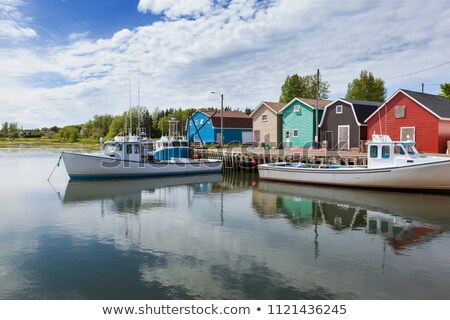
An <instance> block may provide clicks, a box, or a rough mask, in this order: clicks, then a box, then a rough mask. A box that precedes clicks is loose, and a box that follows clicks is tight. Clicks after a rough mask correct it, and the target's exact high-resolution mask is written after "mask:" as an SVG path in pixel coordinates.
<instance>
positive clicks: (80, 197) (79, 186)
mask: <svg viewBox="0 0 450 320" xmlns="http://www.w3.org/2000/svg"><path fill="white" fill-rule="evenodd" d="M222 180H223V178H222V175H221V174H204V175H198V174H197V175H188V176H179V177H162V178H144V179H128V180H126V179H120V180H119V179H118V180H75V181H73V180H69V182H68V183H67V186H66V191H65V193H64V197H63V203H64V204H66V205H70V204H77V203H84V202H96V201H97V202H98V201H100V202H101V203H102V205H104V202H105V200H108V199H109V200H112V201H113V205H112V206H113V207H112V209H113V211H114V212H118V213H135V214H137V213H139V212H140V211H141V210H142V209H145V208H147V209H148V208H149V207H162V206H164V204H163V203H162V201H163V199H162V198H161V197H159V196H158V197H157V198H156V199H149V200H151V201H149V202H148V203H142V197H143V195H144V194H145V195H147V196H148V195H149V194H151V193H154V192H156V190H164V188H170V187H175V186H182V185H184V186H186V187H189V186H191V187H192V188H191V189H189V191H191V190H192V191H193V192H205V191H206V190H207V189H208V188H211V187H212V184H213V183H218V182H221V181H222Z"/></svg>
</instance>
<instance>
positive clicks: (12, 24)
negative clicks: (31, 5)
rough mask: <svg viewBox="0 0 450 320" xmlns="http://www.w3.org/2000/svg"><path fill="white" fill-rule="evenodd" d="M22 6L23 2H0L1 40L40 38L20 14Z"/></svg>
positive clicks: (8, 0)
mask: <svg viewBox="0 0 450 320" xmlns="http://www.w3.org/2000/svg"><path fill="white" fill-rule="evenodd" d="M22 5H23V1H22V0H0V39H10V40H11V39H12V40H21V39H30V38H36V37H37V36H38V34H37V33H36V31H35V30H33V29H32V28H30V27H28V26H27V22H26V21H27V20H28V19H26V18H25V17H24V16H23V15H22V14H21V13H20V11H19V7H20V6H22Z"/></svg>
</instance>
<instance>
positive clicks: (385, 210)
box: [253, 181, 450, 249]
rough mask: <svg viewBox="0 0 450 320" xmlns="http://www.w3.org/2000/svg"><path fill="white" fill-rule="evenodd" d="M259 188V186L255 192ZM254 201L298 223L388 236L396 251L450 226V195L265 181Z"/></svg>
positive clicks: (266, 213)
mask: <svg viewBox="0 0 450 320" xmlns="http://www.w3.org/2000/svg"><path fill="white" fill-rule="evenodd" d="M255 191H256V190H255ZM253 205H254V207H255V208H257V211H258V212H259V213H260V214H261V215H262V216H264V217H268V216H270V215H272V216H279V215H280V214H282V215H284V216H285V217H287V218H288V219H289V220H290V221H291V222H292V223H294V224H295V225H297V226H301V225H304V226H306V225H311V224H314V223H317V221H323V222H325V223H327V224H329V225H330V226H332V227H333V228H334V229H336V230H341V229H362V228H365V230H366V232H367V233H368V234H374V235H375V234H376V235H380V236H384V237H385V238H386V239H388V241H389V244H391V245H392V247H394V248H395V249H402V248H403V247H405V246H407V245H412V244H414V243H420V242H421V241H423V240H426V239H429V238H430V237H432V236H435V235H437V234H439V233H440V232H441V231H448V230H450V196H448V195H435V194H416V193H400V192H383V191H373V190H361V189H339V188H326V187H318V186H310V185H292V184H285V183H276V182H265V181H261V182H260V183H259V187H258V190H257V191H256V192H254V194H253Z"/></svg>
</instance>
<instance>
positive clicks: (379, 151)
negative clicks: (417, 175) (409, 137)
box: [367, 135, 426, 168]
mask: <svg viewBox="0 0 450 320" xmlns="http://www.w3.org/2000/svg"><path fill="white" fill-rule="evenodd" d="M424 158H426V157H425V156H422V155H420V154H419V152H418V151H417V149H416V147H415V142H414V141H392V140H391V139H390V138H389V136H384V135H374V136H373V141H371V142H369V143H368V150H367V165H368V168H385V167H401V166H407V165H411V164H414V163H420V162H423V161H422V160H423V159H424Z"/></svg>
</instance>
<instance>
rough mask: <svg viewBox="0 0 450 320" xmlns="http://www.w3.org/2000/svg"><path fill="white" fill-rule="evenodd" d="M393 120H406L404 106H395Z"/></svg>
mask: <svg viewBox="0 0 450 320" xmlns="http://www.w3.org/2000/svg"><path fill="white" fill-rule="evenodd" d="M395 118H396V119H402V118H406V106H395Z"/></svg>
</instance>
